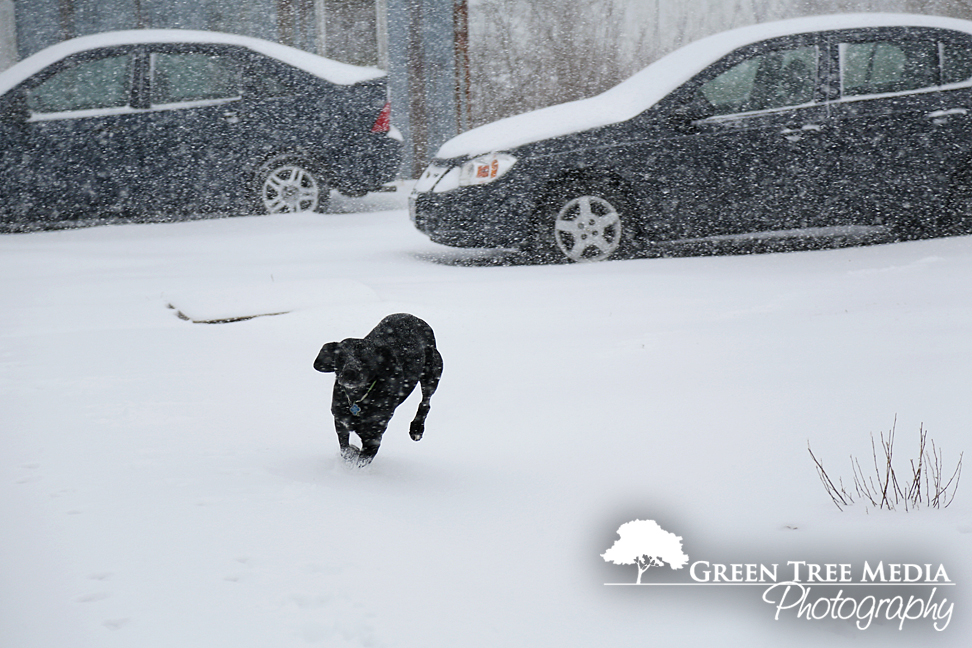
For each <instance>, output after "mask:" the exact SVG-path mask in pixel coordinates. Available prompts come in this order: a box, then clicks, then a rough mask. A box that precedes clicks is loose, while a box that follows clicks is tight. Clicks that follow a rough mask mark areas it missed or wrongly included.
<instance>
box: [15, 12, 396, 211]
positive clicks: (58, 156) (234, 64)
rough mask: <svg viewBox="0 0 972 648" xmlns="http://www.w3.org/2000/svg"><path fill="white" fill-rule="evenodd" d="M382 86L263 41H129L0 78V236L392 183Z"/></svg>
mask: <svg viewBox="0 0 972 648" xmlns="http://www.w3.org/2000/svg"><path fill="white" fill-rule="evenodd" d="M389 115H390V106H389V104H388V97H387V88H386V78H385V74H384V73H383V72H381V71H380V70H377V69H374V68H362V67H357V66H351V65H346V64H343V63H339V62H336V61H332V60H329V59H325V58H322V57H319V56H316V55H313V54H310V53H308V52H303V51H300V50H296V49H293V48H289V47H286V46H283V45H279V44H276V43H271V42H268V41H263V40H259V39H253V38H246V37H241V36H234V35H228V34H219V33H211V32H192V31H182V30H138V31H128V32H111V33H105V34H98V35H94V36H86V37H82V38H77V39H73V40H71V41H66V42H63V43H60V44H58V45H55V46H53V47H50V48H48V49H45V50H43V51H41V52H39V53H37V54H35V55H34V56H31V57H29V58H27V59H25V60H23V61H21V62H20V63H18V64H16V65H15V66H13V67H12V68H10V69H8V70H6V71H4V72H3V73H0V224H2V225H4V226H5V228H6V229H8V230H10V229H25V228H27V229H29V228H31V227H36V226H44V224H48V225H53V224H63V223H64V222H65V221H68V222H70V221H72V220H76V219H98V218H106V217H107V218H111V217H134V218H139V217H151V218H157V217H159V216H163V217H166V216H170V215H179V214H183V215H184V214H195V213H205V212H226V213H253V212H263V213H277V212H297V211H323V210H324V209H325V207H326V205H327V199H328V195H329V192H330V190H331V189H336V190H338V191H340V192H342V193H345V194H347V195H352V196H354V195H363V194H365V193H367V192H369V191H373V190H375V189H378V188H380V187H381V186H382V185H383V184H384V183H387V182H388V181H390V180H392V179H394V177H395V176H396V174H397V171H398V168H399V164H400V161H401V151H402V141H401V136H400V135H399V134H398V132H397V131H396V130H395V129H394V128H393V127H392V126H391V123H390V119H389Z"/></svg>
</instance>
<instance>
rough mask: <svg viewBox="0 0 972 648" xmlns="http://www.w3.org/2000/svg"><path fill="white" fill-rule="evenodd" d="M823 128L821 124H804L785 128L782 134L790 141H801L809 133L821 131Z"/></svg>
mask: <svg viewBox="0 0 972 648" xmlns="http://www.w3.org/2000/svg"><path fill="white" fill-rule="evenodd" d="M822 130H823V126H821V125H820V124H804V125H803V126H801V127H800V128H784V129H783V130H781V131H780V135H782V136H783V137H784V138H786V140H787V141H790V142H799V141H800V140H801V139H803V136H804V135H806V134H807V133H819V132H820V131H822Z"/></svg>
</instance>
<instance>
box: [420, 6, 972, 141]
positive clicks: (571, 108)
mask: <svg viewBox="0 0 972 648" xmlns="http://www.w3.org/2000/svg"><path fill="white" fill-rule="evenodd" d="M897 25H906V26H914V27H938V28H943V29H952V30H955V31H960V32H966V33H969V34H972V22H970V21H967V20H958V19H953V18H940V17H936V16H919V15H912V14H878V13H875V14H837V15H830V16H813V17H808V18H793V19H790V20H780V21H776V22H769V23H763V24H759V25H751V26H749V27H740V28H739V29H733V30H730V31H726V32H721V33H718V34H714V35H712V36H707V37H705V38H702V39H700V40H697V41H695V42H693V43H690V44H689V45H686V46H685V47H682V48H680V49H678V50H675V51H674V52H672V53H670V54H668V55H666V56H665V57H663V58H661V59H659V60H658V61H656V62H654V63H652V64H651V65H649V66H648V67H647V68H645V69H644V70H642V71H641V72H638V73H636V74H635V75H634V76H632V77H630V78H629V79H627V80H625V81H622V82H621V83H620V84H618V85H616V86H614V87H613V88H611V89H610V90H607V91H606V92H603V93H601V94H599V95H597V96H594V97H591V98H589V99H580V100H578V101H571V102H568V103H563V104H558V105H556V106H549V107H547V108H541V109H540V110H535V111H532V112H528V113H523V114H520V115H515V116H513V117H507V118H506V119H501V120H499V121H495V122H492V123H490V124H486V125H484V126H480V127H479V128H474V129H472V130H469V131H466V132H465V133H462V134H461V135H458V136H457V137H454V138H452V139H451V140H449V141H448V142H446V143H445V144H443V145H442V146H441V148H439V151H438V153H437V154H436V157H437V158H440V159H449V158H454V157H460V156H469V157H472V156H475V155H481V154H483V153H489V152H491V151H508V150H510V149H513V148H516V147H518V146H522V145H524V144H530V143H532V142H539V141H541V140H545V139H548V138H551V137H558V136H561V135H568V134H570V133H577V132H581V131H585V130H589V129H591V128H597V127H599V126H606V125H608V124H617V123H620V122H623V121H627V120H629V119H631V118H633V117H635V116H637V115H639V114H641V113H642V112H644V111H645V110H647V109H648V108H650V107H651V106H653V105H655V104H656V103H658V101H660V100H661V99H662V98H664V97H665V96H666V95H668V94H669V93H670V92H672V91H673V90H675V89H676V88H677V87H678V86H680V85H681V84H682V83H684V82H685V81H688V80H689V79H690V78H692V77H693V76H695V75H696V74H698V73H699V72H701V71H702V70H704V69H705V68H706V67H707V66H708V65H710V64H711V63H713V62H715V61H716V60H718V59H720V58H722V57H723V56H725V55H726V54H729V53H730V52H732V51H733V50H735V49H737V48H739V47H743V46H744V45H748V44H749V43H753V42H757V41H761V40H765V39H767V38H775V37H777V36H785V35H787V34H800V33H806V32H815V31H823V30H828V29H847V28H856V27H887V26H897Z"/></svg>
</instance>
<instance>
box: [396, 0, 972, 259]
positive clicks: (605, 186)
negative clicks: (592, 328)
mask: <svg viewBox="0 0 972 648" xmlns="http://www.w3.org/2000/svg"><path fill="white" fill-rule="evenodd" d="M970 160H972V22H968V21H963V20H953V19H946V18H936V17H930V16H912V15H898V14H895V15H891V14H860V15H839V16H821V17H811V18H800V19H794V20H786V21H780V22H774V23H766V24H762V25H755V26H751V27H745V28H741V29H736V30H732V31H728V32H724V33H721V34H716V35H713V36H710V37H707V38H704V39H701V40H699V41H696V42H694V43H692V44H690V45H688V46H686V47H684V48H682V49H679V50H677V51H675V52H673V53H671V54H669V55H668V56H666V57H664V58H662V59H660V60H659V61H657V62H655V63H654V64H652V65H651V66H649V67H648V68H646V69H644V70H642V71H641V72H639V73H637V74H636V75H634V76H633V77H631V78H630V79H628V80H627V81H624V82H623V83H621V84H620V85H618V86H615V87H614V88H612V89H610V90H608V91H607V92H604V93H603V94H601V95H598V96H596V97H593V98H590V99H584V100H580V101H575V102H571V103H566V104H561V105H557V106H551V107H549V108H544V109H541V110H538V111H534V112H531V113H525V114H522V115H517V116H514V117H510V118H507V119H503V120H500V121H497V122H494V123H491V124H487V125H485V126H482V127H479V128H476V129H473V130H470V131H467V132H465V133H462V134H461V135H459V136H458V137H455V138H453V139H452V140H450V141H448V142H446V143H445V144H444V145H443V146H442V147H441V148H440V149H439V151H438V153H437V154H436V157H435V158H434V159H433V160H432V162H431V164H430V165H429V167H428V169H427V170H426V171H425V173H424V174H423V175H422V176H421V178H420V179H419V180H418V181H417V183H416V186H415V189H414V191H413V193H412V195H411V197H410V212H411V217H412V220H413V221H414V223H415V225H416V226H417V227H418V229H419V230H421V231H423V232H425V233H426V234H427V235H428V236H429V237H430V238H431V239H432V240H433V241H436V242H439V243H443V244H445V245H450V246H455V247H509V248H521V249H532V250H537V251H540V252H544V253H546V254H553V255H555V256H557V257H560V258H565V259H568V260H571V261H587V260H590V261H593V260H601V259H607V258H610V257H612V256H620V255H623V254H625V253H630V252H637V251H639V250H640V249H643V248H646V247H649V246H651V245H652V244H654V243H655V242H658V241H673V240H678V241H683V240H693V239H698V238H703V237H726V236H728V237H733V236H737V235H742V234H746V235H748V233H761V232H772V233H774V234H773V235H775V236H779V235H780V234H779V233H780V231H790V230H795V232H789V233H792V234H794V235H811V234H837V233H840V232H844V231H852V232H858V233H860V232H861V231H862V230H863V232H864V233H865V234H866V233H867V232H868V231H870V228H876V229H878V230H880V231H883V232H885V235H887V234H891V235H894V236H898V237H914V236H926V235H939V234H948V233H954V232H961V231H966V230H967V229H968V222H969V213H970V207H969V206H970V203H972V162H970Z"/></svg>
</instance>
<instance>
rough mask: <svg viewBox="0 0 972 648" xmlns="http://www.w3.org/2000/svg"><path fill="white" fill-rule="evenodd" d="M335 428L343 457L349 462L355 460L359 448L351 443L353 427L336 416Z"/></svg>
mask: <svg viewBox="0 0 972 648" xmlns="http://www.w3.org/2000/svg"><path fill="white" fill-rule="evenodd" d="M334 429H335V431H336V432H337V438H338V446H340V448H341V458H342V459H344V460H345V461H347V462H351V461H353V460H354V459H355V458H357V456H358V449H357V448H356V447H354V446H353V445H351V428H350V427H348V424H347V423H346V422H345V421H344V420H342V419H339V418H335V419H334Z"/></svg>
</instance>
